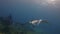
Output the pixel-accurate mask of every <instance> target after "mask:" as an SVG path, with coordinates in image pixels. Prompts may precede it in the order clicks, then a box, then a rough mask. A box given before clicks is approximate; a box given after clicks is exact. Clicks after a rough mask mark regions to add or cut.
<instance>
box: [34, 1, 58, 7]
mask: <svg viewBox="0 0 60 34" xmlns="http://www.w3.org/2000/svg"><path fill="white" fill-rule="evenodd" d="M57 1H58V0H35V3H37V4H39V5H42V6H54V7H56V4H57Z"/></svg>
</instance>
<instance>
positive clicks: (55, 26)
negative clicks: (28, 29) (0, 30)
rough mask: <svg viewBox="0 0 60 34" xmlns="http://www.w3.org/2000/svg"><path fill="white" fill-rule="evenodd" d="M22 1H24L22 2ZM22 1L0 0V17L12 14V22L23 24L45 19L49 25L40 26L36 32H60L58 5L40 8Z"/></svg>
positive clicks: (59, 6)
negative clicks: (32, 20)
mask: <svg viewBox="0 0 60 34" xmlns="http://www.w3.org/2000/svg"><path fill="white" fill-rule="evenodd" d="M23 1H24V0H23ZM23 1H22V0H0V16H4V17H5V16H8V15H9V14H12V17H13V21H16V22H21V23H25V22H27V21H29V20H31V19H47V20H48V22H49V24H44V23H43V24H40V26H39V27H37V28H36V29H35V30H36V31H43V32H49V33H50V34H59V32H60V5H59V4H58V5H57V8H56V7H53V6H50V7H49V6H45V7H44V6H42V5H38V4H35V3H32V1H31V2H23Z"/></svg>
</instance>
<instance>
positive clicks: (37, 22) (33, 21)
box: [29, 19, 48, 25]
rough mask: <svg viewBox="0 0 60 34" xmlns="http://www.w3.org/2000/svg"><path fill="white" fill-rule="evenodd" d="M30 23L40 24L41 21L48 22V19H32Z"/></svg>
mask: <svg viewBox="0 0 60 34" xmlns="http://www.w3.org/2000/svg"><path fill="white" fill-rule="evenodd" d="M29 23H31V24H32V25H39V24H40V23H48V21H47V20H42V19H39V20H31V21H30V22H29Z"/></svg>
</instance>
